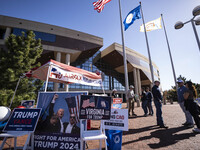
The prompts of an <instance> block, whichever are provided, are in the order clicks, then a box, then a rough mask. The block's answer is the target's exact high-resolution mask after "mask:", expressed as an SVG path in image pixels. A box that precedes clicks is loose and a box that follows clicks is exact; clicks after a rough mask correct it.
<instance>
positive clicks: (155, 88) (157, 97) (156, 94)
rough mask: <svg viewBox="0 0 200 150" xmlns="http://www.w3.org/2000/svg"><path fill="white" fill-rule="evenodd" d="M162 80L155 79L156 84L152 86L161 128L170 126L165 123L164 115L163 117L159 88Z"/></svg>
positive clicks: (158, 122)
mask: <svg viewBox="0 0 200 150" xmlns="http://www.w3.org/2000/svg"><path fill="white" fill-rule="evenodd" d="M159 85H160V81H158V80H156V81H154V86H153V88H152V94H153V98H154V104H155V106H156V118H157V125H158V126H159V127H160V128H168V127H167V126H165V125H164V122H163V117H162V95H161V92H160V89H159Z"/></svg>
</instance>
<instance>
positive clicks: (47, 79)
mask: <svg viewBox="0 0 200 150" xmlns="http://www.w3.org/2000/svg"><path fill="white" fill-rule="evenodd" d="M50 71H51V62H49V66H48V72H47V78H46V83H45V89H44V92H46V91H47V86H48V81H49V74H50Z"/></svg>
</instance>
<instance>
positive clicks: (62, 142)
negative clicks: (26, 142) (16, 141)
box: [34, 133, 80, 150]
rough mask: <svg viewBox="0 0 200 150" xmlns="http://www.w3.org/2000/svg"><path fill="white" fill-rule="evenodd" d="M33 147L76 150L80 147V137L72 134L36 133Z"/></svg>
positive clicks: (50, 149) (48, 149) (46, 149)
mask: <svg viewBox="0 0 200 150" xmlns="http://www.w3.org/2000/svg"><path fill="white" fill-rule="evenodd" d="M34 146H35V149H45V150H52V149H56V150H62V149H63V150H65V149H70V150H78V149H80V137H77V136H75V135H72V134H60V133H46V134H43V133H37V134H36V135H34Z"/></svg>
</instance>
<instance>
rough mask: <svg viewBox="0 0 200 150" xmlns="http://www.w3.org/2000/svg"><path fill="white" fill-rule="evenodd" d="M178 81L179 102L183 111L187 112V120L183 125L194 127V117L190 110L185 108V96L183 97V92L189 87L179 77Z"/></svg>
mask: <svg viewBox="0 0 200 150" xmlns="http://www.w3.org/2000/svg"><path fill="white" fill-rule="evenodd" d="M177 83H178V86H179V88H178V103H179V105H180V107H181V109H182V111H183V113H184V114H185V118H186V122H185V123H183V124H182V125H184V126H187V127H189V128H193V127H194V122H193V119H192V115H191V114H190V112H189V111H187V110H186V109H185V106H184V97H183V94H184V93H185V92H186V91H187V88H186V87H185V86H184V82H183V80H181V79H179V80H178V81H177Z"/></svg>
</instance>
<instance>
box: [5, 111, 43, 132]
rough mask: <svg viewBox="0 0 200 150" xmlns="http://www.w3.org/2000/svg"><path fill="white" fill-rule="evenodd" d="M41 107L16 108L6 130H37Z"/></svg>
mask: <svg viewBox="0 0 200 150" xmlns="http://www.w3.org/2000/svg"><path fill="white" fill-rule="evenodd" d="M40 112H41V109H21V108H15V109H14V110H13V112H12V115H11V117H10V118H9V120H8V123H7V125H6V126H5V128H4V131H33V132H34V131H35V127H36V124H37V122H38V118H39V116H40Z"/></svg>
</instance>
